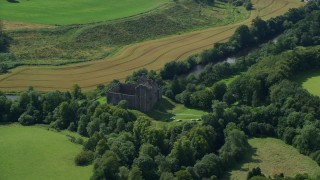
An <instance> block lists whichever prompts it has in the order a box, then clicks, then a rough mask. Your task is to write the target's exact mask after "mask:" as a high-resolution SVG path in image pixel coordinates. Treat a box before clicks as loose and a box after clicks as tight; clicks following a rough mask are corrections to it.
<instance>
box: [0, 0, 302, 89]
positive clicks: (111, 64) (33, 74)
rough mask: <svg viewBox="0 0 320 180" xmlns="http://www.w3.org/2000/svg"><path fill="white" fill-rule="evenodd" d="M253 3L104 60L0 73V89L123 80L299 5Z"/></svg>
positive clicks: (284, 0) (282, 0) (292, 0)
mask: <svg viewBox="0 0 320 180" xmlns="http://www.w3.org/2000/svg"><path fill="white" fill-rule="evenodd" d="M253 3H254V9H255V10H253V11H252V12H251V15H250V18H248V19H246V20H245V21H242V22H239V23H235V24H232V25H226V26H221V27H214V28H210V29H206V30H200V31H195V32H190V33H186V34H182V35H176V36H171V37H167V38H162V39H157V40H150V41H145V42H141V43H136V44H132V45H127V46H125V47H124V48H123V49H121V50H120V51H119V52H118V53H116V54H115V55H113V56H112V57H110V58H106V59H105V60H101V61H93V62H86V63H81V64H75V65H68V66H61V67H52V66H51V67H33V66H28V67H18V68H15V69H12V70H11V72H10V73H9V74H5V75H1V76H0V90H2V91H21V90H25V89H26V88H27V87H29V86H33V87H34V88H35V89H37V90H40V91H51V90H69V89H70V88H71V87H72V85H73V84H75V83H77V84H79V85H80V86H81V87H82V88H83V89H84V90H92V89H94V88H95V87H96V85H97V84H104V83H108V82H110V81H112V80H113V79H119V80H124V79H125V78H126V77H127V76H128V75H131V74H132V73H133V72H134V71H137V70H138V69H140V68H142V67H144V68H147V69H149V70H156V71H159V70H160V68H162V67H163V66H164V65H165V64H166V63H167V62H170V61H172V60H182V59H185V58H186V57H188V56H190V55H192V54H196V53H199V52H201V51H203V50H205V49H208V48H211V47H212V44H214V43H217V42H221V41H224V40H226V39H228V38H229V37H230V36H231V35H232V34H233V33H234V31H235V29H236V28H237V27H238V26H239V25H241V24H247V25H250V24H251V21H252V19H253V18H255V17H257V16H260V17H261V18H263V19H268V18H271V17H274V16H278V15H281V14H284V13H285V12H287V11H288V10H289V9H290V8H293V7H298V6H301V5H302V3H299V1H297V0H277V1H274V0H263V1H262V0H253Z"/></svg>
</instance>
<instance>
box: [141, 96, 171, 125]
mask: <svg viewBox="0 0 320 180" xmlns="http://www.w3.org/2000/svg"><path fill="white" fill-rule="evenodd" d="M174 108H175V105H174V104H173V103H171V102H170V101H169V100H168V99H166V98H162V99H161V100H160V101H159V102H158V103H157V104H156V105H155V107H154V109H153V110H152V111H151V112H149V113H147V115H148V116H150V117H151V118H153V119H155V120H158V121H164V122H169V121H172V120H171V119H170V118H172V117H173V116H174V114H172V113H170V112H169V111H170V110H172V109H174Z"/></svg>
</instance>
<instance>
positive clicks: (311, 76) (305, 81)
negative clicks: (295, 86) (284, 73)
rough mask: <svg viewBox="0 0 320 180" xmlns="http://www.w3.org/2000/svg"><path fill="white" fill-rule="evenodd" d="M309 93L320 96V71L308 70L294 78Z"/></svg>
mask: <svg viewBox="0 0 320 180" xmlns="http://www.w3.org/2000/svg"><path fill="white" fill-rule="evenodd" d="M294 80H295V81H296V82H298V83H299V84H300V85H301V86H302V87H303V88H304V89H306V90H307V91H309V93H311V94H313V95H316V96H320V71H319V70H315V71H308V72H304V73H300V74H299V75H298V76H296V77H295V78H294Z"/></svg>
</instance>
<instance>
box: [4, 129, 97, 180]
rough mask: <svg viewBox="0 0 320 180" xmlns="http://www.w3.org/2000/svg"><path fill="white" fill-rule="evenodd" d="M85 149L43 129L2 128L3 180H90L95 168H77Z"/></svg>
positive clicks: (56, 133) (59, 134)
mask: <svg viewBox="0 0 320 180" xmlns="http://www.w3.org/2000/svg"><path fill="white" fill-rule="evenodd" d="M68 134H70V133H68ZM80 151H81V146H80V145H76V144H73V143H71V142H70V141H69V140H68V138H67V137H66V136H65V135H64V134H62V133H58V132H53V131H48V130H47V129H45V128H43V127H37V126H32V127H23V126H20V125H1V126H0V162H1V163H0V172H1V173H0V179H54V180H59V179H70V180H72V179H75V180H80V179H89V178H90V176H91V172H92V166H87V167H77V166H75V165H74V161H73V160H74V157H75V155H76V154H77V153H79V152H80Z"/></svg>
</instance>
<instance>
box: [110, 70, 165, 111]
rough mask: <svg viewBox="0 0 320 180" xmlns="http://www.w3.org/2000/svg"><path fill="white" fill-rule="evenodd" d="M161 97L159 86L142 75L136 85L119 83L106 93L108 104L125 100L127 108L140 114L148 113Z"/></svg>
mask: <svg viewBox="0 0 320 180" xmlns="http://www.w3.org/2000/svg"><path fill="white" fill-rule="evenodd" d="M161 96H162V91H161V88H160V87H159V85H158V84H157V83H156V82H154V81H153V80H151V79H148V78H147V77H146V76H144V75H142V76H141V77H139V79H138V80H137V82H136V83H119V84H118V85H116V86H115V87H113V88H112V89H111V90H110V91H109V92H108V93H107V99H108V103H109V104H113V105H117V104H119V102H120V101H122V100H126V101H127V102H128V106H129V108H134V109H138V110H140V111H142V112H148V111H150V110H151V109H152V108H153V106H154V105H155V104H156V103H157V102H158V101H159V100H160V99H161Z"/></svg>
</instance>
